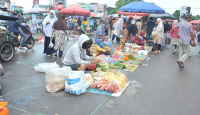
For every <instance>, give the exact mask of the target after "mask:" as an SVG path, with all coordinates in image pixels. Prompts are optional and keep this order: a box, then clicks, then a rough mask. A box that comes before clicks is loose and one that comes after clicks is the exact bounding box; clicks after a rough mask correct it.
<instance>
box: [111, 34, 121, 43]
mask: <svg viewBox="0 0 200 115" xmlns="http://www.w3.org/2000/svg"><path fill="white" fill-rule="evenodd" d="M115 37H116V39H117V42H120V39H119V37H117V36H116V35H115V34H113V36H112V41H113V40H114V39H115Z"/></svg>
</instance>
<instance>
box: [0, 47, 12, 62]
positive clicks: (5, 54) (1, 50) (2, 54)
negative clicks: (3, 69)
mask: <svg viewBox="0 0 200 115" xmlns="http://www.w3.org/2000/svg"><path fill="white" fill-rule="evenodd" d="M14 53H15V50H14V47H13V45H12V44H10V43H4V44H3V45H1V47H0V59H1V60H2V61H4V62H7V61H10V60H11V59H12V58H13V56H14Z"/></svg>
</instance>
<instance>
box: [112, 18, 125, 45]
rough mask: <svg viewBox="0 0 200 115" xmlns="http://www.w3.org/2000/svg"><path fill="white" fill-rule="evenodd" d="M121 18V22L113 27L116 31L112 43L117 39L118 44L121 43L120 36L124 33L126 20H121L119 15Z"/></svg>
mask: <svg viewBox="0 0 200 115" xmlns="http://www.w3.org/2000/svg"><path fill="white" fill-rule="evenodd" d="M118 17H119V20H118V21H117V22H116V23H115V24H114V25H113V27H114V28H115V29H114V33H113V36H112V42H113V41H114V39H115V37H116V39H117V42H118V43H119V42H120V38H119V37H120V34H121V33H122V31H123V22H124V20H123V19H122V18H121V15H120V14H119V15H118Z"/></svg>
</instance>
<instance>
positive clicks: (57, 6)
mask: <svg viewBox="0 0 200 115" xmlns="http://www.w3.org/2000/svg"><path fill="white" fill-rule="evenodd" d="M64 8H65V6H64V5H63V4H55V9H59V10H62V9H64Z"/></svg>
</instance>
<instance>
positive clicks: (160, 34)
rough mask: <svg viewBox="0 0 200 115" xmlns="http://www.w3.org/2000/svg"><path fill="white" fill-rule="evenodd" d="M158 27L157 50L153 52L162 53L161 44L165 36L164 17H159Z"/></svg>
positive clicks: (155, 39) (155, 41) (155, 40)
mask: <svg viewBox="0 0 200 115" xmlns="http://www.w3.org/2000/svg"><path fill="white" fill-rule="evenodd" d="M157 23H158V27H157V28H156V33H157V35H156V38H154V43H156V51H155V52H153V53H160V51H161V44H162V40H163V38H164V25H163V21H162V19H160V18H158V19H157Z"/></svg>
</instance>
